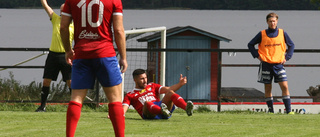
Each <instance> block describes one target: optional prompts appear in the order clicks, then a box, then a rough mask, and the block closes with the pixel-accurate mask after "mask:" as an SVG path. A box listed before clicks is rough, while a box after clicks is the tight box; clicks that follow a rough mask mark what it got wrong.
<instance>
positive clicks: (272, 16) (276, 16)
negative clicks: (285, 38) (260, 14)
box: [266, 12, 279, 21]
mask: <svg viewBox="0 0 320 137" xmlns="http://www.w3.org/2000/svg"><path fill="white" fill-rule="evenodd" d="M269 18H277V19H278V18H279V16H278V15H277V14H276V13H273V12H272V13H269V14H268V15H267V17H266V20H267V21H268V19H269Z"/></svg>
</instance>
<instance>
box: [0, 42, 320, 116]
mask: <svg viewBox="0 0 320 137" xmlns="http://www.w3.org/2000/svg"><path fill="white" fill-rule="evenodd" d="M116 50H117V49H116ZM1 51H43V52H47V51H49V48H1V47H0V52H1ZM127 51H129V52H151V51H152V52H217V53H218V79H219V80H218V109H217V110H218V111H220V110H221V98H222V97H223V98H253V97H239V96H227V97H226V96H221V70H222V69H221V68H222V67H258V65H257V64H222V53H223V52H228V53H236V52H249V50H248V49H142V48H128V49H127ZM294 52H295V53H320V49H295V50H294ZM284 66H285V67H320V64H286V65H284ZM0 68H6V69H7V68H15V69H36V68H44V66H0ZM274 98H281V97H280V96H274ZM291 98H297V99H303V98H305V99H310V98H317V97H311V96H291ZM97 103H99V102H98V101H97Z"/></svg>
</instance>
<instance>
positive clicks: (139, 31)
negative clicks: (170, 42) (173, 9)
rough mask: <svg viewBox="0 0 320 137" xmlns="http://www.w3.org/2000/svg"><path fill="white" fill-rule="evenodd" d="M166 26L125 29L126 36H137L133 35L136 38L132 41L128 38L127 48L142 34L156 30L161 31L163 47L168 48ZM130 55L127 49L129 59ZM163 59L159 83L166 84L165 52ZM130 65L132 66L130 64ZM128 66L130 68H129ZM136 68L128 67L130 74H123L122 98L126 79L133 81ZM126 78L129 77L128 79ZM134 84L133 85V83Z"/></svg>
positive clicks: (162, 55)
mask: <svg viewBox="0 0 320 137" xmlns="http://www.w3.org/2000/svg"><path fill="white" fill-rule="evenodd" d="M166 30H167V29H166V27H164V26H161V27H152V28H142V29H132V30H125V34H126V37H128V36H130V35H131V36H132V35H135V36H133V37H136V38H135V39H133V40H132V41H131V42H129V39H126V41H127V48H128V49H129V48H132V46H131V45H132V42H136V43H138V42H137V41H136V40H137V37H139V36H140V37H141V36H144V35H151V34H152V33H156V32H161V49H165V48H166ZM137 47H139V48H147V47H146V46H144V47H143V46H137ZM128 56H130V55H129V54H128V51H127V59H128ZM144 58H146V57H144ZM130 59H133V60H134V58H133V57H130ZM145 60H146V59H145ZM160 60H161V61H160V79H159V81H160V83H159V84H161V85H165V67H166V66H165V60H166V53H165V52H161V59H160ZM129 63H130V62H129V60H128V64H129ZM129 67H130V66H129ZM129 67H128V68H129ZM134 69H136V68H131V69H127V71H126V72H127V73H129V74H128V76H125V75H126V74H124V73H123V74H122V79H123V80H122V99H123V97H124V91H125V81H128V80H131V81H133V80H132V76H131V73H132V71H133V70H134ZM143 69H146V68H143ZM126 78H127V79H128V80H126ZM131 86H132V85H131ZM127 88H130V89H132V88H134V87H127Z"/></svg>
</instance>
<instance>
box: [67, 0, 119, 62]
mask: <svg viewBox="0 0 320 137" xmlns="http://www.w3.org/2000/svg"><path fill="white" fill-rule="evenodd" d="M62 15H65V16H70V17H72V20H73V22H74V29H75V30H74V40H75V45H74V52H75V56H74V59H91V58H103V57H113V56H115V55H116V53H115V50H114V47H113V35H112V30H111V25H112V15H120V16H122V15H123V11H122V2H121V0H66V2H65V6H64V9H63V10H62Z"/></svg>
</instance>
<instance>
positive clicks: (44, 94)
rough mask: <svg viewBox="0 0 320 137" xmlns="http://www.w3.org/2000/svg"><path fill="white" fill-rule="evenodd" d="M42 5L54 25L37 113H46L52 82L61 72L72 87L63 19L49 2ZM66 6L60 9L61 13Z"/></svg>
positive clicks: (71, 26)
mask: <svg viewBox="0 0 320 137" xmlns="http://www.w3.org/2000/svg"><path fill="white" fill-rule="evenodd" d="M41 4H42V6H43V8H44V9H45V11H46V12H47V14H48V16H49V18H50V21H51V23H52V39H51V46H50V49H49V54H48V56H47V59H46V63H45V68H44V73H43V86H42V90H41V105H40V106H39V108H38V109H37V110H36V112H45V111H46V102H47V98H48V95H49V91H50V84H51V81H56V80H57V77H58V74H59V72H60V71H61V73H62V77H63V81H64V82H66V83H67V85H68V87H69V89H70V86H71V66H70V65H69V64H67V62H66V61H65V50H64V47H63V45H62V41H61V37H60V20H61V17H60V16H59V15H57V14H56V13H55V12H54V11H53V10H52V8H51V7H50V6H49V5H48V3H47V0H41ZM63 6H64V4H62V5H61V7H60V12H61V10H62V8H63ZM69 30H70V41H71V42H72V41H73V24H71V25H70V27H69ZM70 92H71V90H70Z"/></svg>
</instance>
